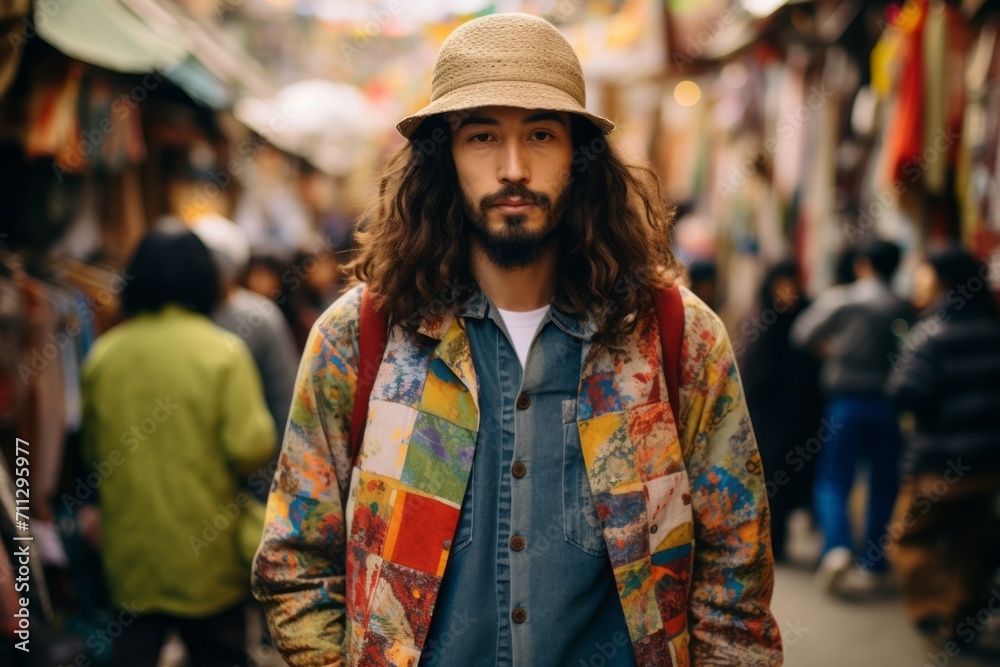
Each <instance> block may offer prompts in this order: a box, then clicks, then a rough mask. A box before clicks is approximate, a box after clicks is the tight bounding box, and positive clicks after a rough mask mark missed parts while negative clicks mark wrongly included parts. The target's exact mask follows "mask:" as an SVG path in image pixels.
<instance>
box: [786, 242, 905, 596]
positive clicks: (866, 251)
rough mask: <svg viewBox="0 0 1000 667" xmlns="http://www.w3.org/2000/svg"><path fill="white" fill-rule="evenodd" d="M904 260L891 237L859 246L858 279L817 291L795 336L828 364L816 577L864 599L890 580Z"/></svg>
mask: <svg viewBox="0 0 1000 667" xmlns="http://www.w3.org/2000/svg"><path fill="white" fill-rule="evenodd" d="M899 256H900V253H899V248H898V246H896V245H895V244H893V243H890V242H888V241H875V242H873V243H871V244H870V245H868V246H866V247H864V248H862V249H860V250H859V252H858V256H857V258H856V259H855V262H854V272H855V275H856V280H855V281H854V282H852V283H849V284H847V285H836V286H834V287H831V288H829V289H828V290H827V291H826V292H824V293H823V294H822V295H820V297H819V298H818V299H817V300H816V301H815V302H814V303H813V304H812V305H811V306H809V308H807V309H806V310H805V311H803V312H802V314H801V315H799V317H798V319H797V320H796V321H795V323H794V325H793V326H792V332H791V335H792V340H793V341H794V342H795V343H797V344H799V345H802V346H809V347H811V348H812V349H814V350H815V351H817V352H818V353H819V354H820V355H821V356H822V357H823V359H824V361H823V370H822V374H821V378H822V385H823V389H824V391H825V393H826V397H827V404H826V424H824V428H823V429H821V430H820V432H819V433H818V434H817V438H818V441H819V443H820V446H821V449H820V452H819V463H818V467H817V470H816V483H815V506H816V513H817V517H818V519H819V525H820V528H821V529H822V530H823V538H824V545H823V557H822V559H821V560H820V565H819V570H818V573H817V574H818V580H819V581H820V584H821V586H822V587H823V588H824V589H825V590H827V591H829V592H831V593H838V594H842V595H847V596H863V595H867V594H870V593H872V592H875V591H877V590H879V589H880V588H882V586H883V585H884V584H885V583H886V579H885V577H884V575H885V573H886V572H887V563H886V561H885V558H884V554H883V553H881V552H879V551H878V550H877V549H878V547H877V545H878V544H879V543H880V541H881V543H884V537H883V536H884V535H885V530H886V523H887V522H888V520H889V516H890V514H891V512H892V505H893V502H894V501H895V498H896V492H897V488H898V474H897V462H898V458H899V449H900V443H901V436H900V433H899V425H898V422H897V420H896V414H895V411H894V410H893V408H892V406H891V405H890V404H889V402H888V400H887V399H886V398H885V396H884V394H883V393H882V389H883V386H884V384H885V380H886V378H887V377H888V375H889V372H890V370H891V366H890V357H891V355H892V354H894V353H895V352H896V349H897V345H898V344H897V334H896V330H897V329H898V328H899V326H900V322H899V321H901V320H902V321H904V322H905V320H906V319H907V318H908V317H909V314H910V309H909V306H908V305H907V304H906V303H905V302H903V301H902V300H901V299H899V298H897V297H896V296H895V295H894V294H893V293H892V291H891V290H890V288H889V283H890V281H891V280H892V276H893V274H894V273H895V271H896V268H897V266H898V265H899V258H900V257H899ZM862 460H867V461H868V463H869V475H868V511H867V517H866V522H865V542H864V547H863V548H862V549H861V550H860V551H859V552H858V554H857V556H855V551H854V548H853V539H852V536H851V525H850V520H849V516H848V507H847V505H848V497H849V496H850V493H851V489H852V488H853V486H854V479H855V468H856V466H857V464H858V463H859V462H860V461H862ZM871 545H875V551H873V550H872V548H871ZM852 563H853V564H854V565H856V567H851V566H852Z"/></svg>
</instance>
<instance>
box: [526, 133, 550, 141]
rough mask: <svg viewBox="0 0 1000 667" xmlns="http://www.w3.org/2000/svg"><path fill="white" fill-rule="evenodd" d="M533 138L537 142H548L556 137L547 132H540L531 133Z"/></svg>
mask: <svg viewBox="0 0 1000 667" xmlns="http://www.w3.org/2000/svg"><path fill="white" fill-rule="evenodd" d="M531 138H532V139H534V140H535V141H547V140H548V139H554V138H555V135H553V134H552V133H551V132H548V131H546V130H538V131H536V132H532V133H531Z"/></svg>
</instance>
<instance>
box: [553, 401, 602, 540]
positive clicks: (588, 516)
mask: <svg viewBox="0 0 1000 667" xmlns="http://www.w3.org/2000/svg"><path fill="white" fill-rule="evenodd" d="M562 415H563V419H562V421H563V425H562V427H563V470H562V504H563V537H564V538H565V540H566V541H567V542H569V543H570V544H572V545H573V546H575V547H576V548H577V549H579V550H580V551H583V552H584V553H587V554H590V555H591V556H598V557H603V556H605V555H607V553H608V548H607V546H606V545H605V544H604V533H603V531H602V530H601V524H600V521H599V520H598V517H597V510H596V509H595V508H594V497H593V495H592V494H591V492H590V480H588V479H587V468H586V465H585V464H584V462H583V450H582V448H581V446H580V431H579V428H578V427H577V422H576V399H568V400H565V401H563V404H562Z"/></svg>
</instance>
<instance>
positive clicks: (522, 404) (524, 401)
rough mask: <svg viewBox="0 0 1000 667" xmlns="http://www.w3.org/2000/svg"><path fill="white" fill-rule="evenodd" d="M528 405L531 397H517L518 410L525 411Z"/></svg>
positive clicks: (525, 395) (522, 395)
mask: <svg viewBox="0 0 1000 667" xmlns="http://www.w3.org/2000/svg"><path fill="white" fill-rule="evenodd" d="M529 405H531V397H529V396H528V395H527V394H521V395H520V396H518V397H517V409H518V410H527V409H528V406H529Z"/></svg>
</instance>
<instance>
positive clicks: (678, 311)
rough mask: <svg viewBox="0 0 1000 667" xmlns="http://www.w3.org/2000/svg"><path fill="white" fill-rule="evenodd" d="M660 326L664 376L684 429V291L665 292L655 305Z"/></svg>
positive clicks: (669, 290)
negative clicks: (682, 413)
mask: <svg viewBox="0 0 1000 667" xmlns="http://www.w3.org/2000/svg"><path fill="white" fill-rule="evenodd" d="M655 310H656V323H657V324H658V325H659V327H660V349H661V350H662V351H663V374H664V376H666V379H667V395H668V396H669V397H670V409H671V411H673V413H674V421H675V422H677V428H678V430H680V418H681V398H680V373H681V344H682V343H683V342H684V301H683V300H682V299H681V288H680V287H678V286H677V285H676V284H674V286H673V287H670V288H669V289H665V290H663V291H661V292H660V293H659V294H658V295H657V297H656V303H655Z"/></svg>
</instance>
